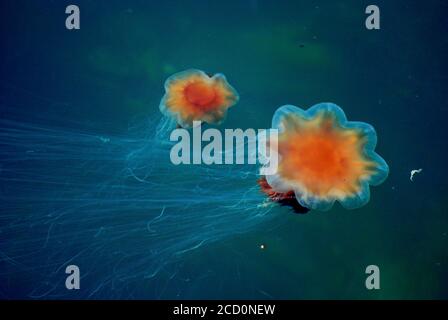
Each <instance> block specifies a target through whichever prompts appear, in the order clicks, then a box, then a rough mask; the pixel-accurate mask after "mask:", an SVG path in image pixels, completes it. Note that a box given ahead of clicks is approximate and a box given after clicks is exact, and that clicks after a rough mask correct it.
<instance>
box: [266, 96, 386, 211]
mask: <svg viewBox="0 0 448 320" xmlns="http://www.w3.org/2000/svg"><path fill="white" fill-rule="evenodd" d="M272 127H273V128H276V129H278V131H279V132H278V140H277V141H270V143H271V149H272V150H273V151H274V152H275V148H273V147H272V146H276V147H277V148H276V149H277V152H278V159H279V162H278V170H277V173H276V174H274V175H267V176H266V177H263V178H262V179H260V180H259V185H260V186H261V190H262V191H263V192H264V193H265V194H267V196H268V197H269V198H270V199H271V200H273V201H276V202H279V203H280V204H286V205H289V206H291V207H293V209H294V210H295V212H297V213H304V212H306V211H307V209H314V210H321V211H326V210H329V209H330V208H331V207H332V206H333V204H334V202H335V201H338V202H340V203H341V204H342V206H343V207H345V208H347V209H354V208H359V207H361V206H363V205H365V204H366V203H367V202H368V201H369V199H370V189H369V185H374V186H375V185H379V184H381V183H382V182H383V181H384V180H385V179H386V178H387V175H388V172H389V167H388V165H387V164H386V162H385V161H384V160H383V158H381V157H380V156H379V155H378V154H377V153H376V152H375V151H374V150H375V146H376V142H377V136H376V132H375V130H374V128H373V127H372V126H371V125H369V124H367V123H363V122H351V121H347V118H346V116H345V114H344V111H343V110H342V109H341V108H340V107H338V106H337V105H335V104H332V103H321V104H317V105H315V106H313V107H311V108H310V109H308V110H302V109H300V108H298V107H295V106H292V105H286V106H282V107H280V108H279V109H277V111H276V112H275V114H274V117H273V120H272ZM295 201H296V202H295Z"/></svg>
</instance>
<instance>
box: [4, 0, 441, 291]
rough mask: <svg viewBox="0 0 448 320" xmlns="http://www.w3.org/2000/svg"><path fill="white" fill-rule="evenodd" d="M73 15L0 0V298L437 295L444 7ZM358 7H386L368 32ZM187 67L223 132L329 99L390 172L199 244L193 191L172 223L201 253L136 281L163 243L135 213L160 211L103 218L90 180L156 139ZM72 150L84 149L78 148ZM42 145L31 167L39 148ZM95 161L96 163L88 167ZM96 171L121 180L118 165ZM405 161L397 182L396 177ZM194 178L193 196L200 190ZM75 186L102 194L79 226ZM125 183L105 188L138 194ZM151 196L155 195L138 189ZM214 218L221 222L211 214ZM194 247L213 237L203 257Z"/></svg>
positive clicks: (114, 4)
mask: <svg viewBox="0 0 448 320" xmlns="http://www.w3.org/2000/svg"><path fill="white" fill-rule="evenodd" d="M72 2H73V1H70V2H68V1H50V0H47V1H31V0H29V1H24V0H19V1H2V2H1V3H0V12H1V19H0V25H1V27H0V39H1V51H0V52H1V53H0V54H1V59H0V118H1V121H0V131H1V134H0V137H1V138H0V201H1V202H0V298H2V299H14V298H24V299H38V298H41V299H59V298H61V299H78V298H81V299H85V298H94V299H117V298H124V299H133V298H136V299H141V298H143V299H447V298H448V288H447V286H446V284H447V283H448V271H447V266H448V246H447V244H448V202H447V196H448V184H447V181H448V173H447V171H446V170H447V166H446V164H447V163H448V152H447V147H448V143H447V137H448V135H447V126H446V119H447V116H448V105H447V101H448V93H447V90H446V88H447V83H448V76H447V67H448V65H447V64H448V63H447V59H446V58H447V56H448V39H447V37H446V34H447V32H448V24H447V23H446V9H448V4H447V3H445V2H444V1H438V0H429V1H424V2H423V1H405V0H400V1H379V0H376V1H374V2H371V1H355V0H353V1H331V0H327V1H318V0H315V1H298V0H297V1H292V0H291V1H273V0H272V1H269V0H266V1H263V0H258V1H257V0H248V1H243V0H241V1H171V0H166V1H143V0H140V1H138V0H133V1H116V0H110V1H87V0H77V1H74V2H73V3H72ZM69 4H76V5H78V6H79V8H80V11H81V29H80V30H71V31H69V30H67V29H66V28H65V19H66V17H67V15H66V14H65V8H66V6H67V5H69ZM369 4H375V5H377V6H378V7H379V8H380V10H381V29H380V30H367V29H366V27H365V19H366V17H367V15H366V14H365V8H366V7H367V6H368V5H369ZM189 68H197V69H201V70H204V71H205V72H208V73H211V74H214V73H218V72H221V73H223V74H225V75H226V77H227V79H228V81H229V83H230V84H231V85H232V86H233V87H234V88H236V90H237V91H238V92H239V94H240V101H239V103H238V104H237V105H236V106H234V107H232V108H231V109H230V110H229V113H228V116H227V119H226V121H225V122H224V124H223V126H224V127H226V128H243V129H245V128H270V125H271V119H272V115H273V114H274V112H275V110H276V109H277V108H278V107H280V106H282V105H284V104H293V105H297V106H300V107H302V108H308V107H310V106H312V105H314V104H316V103H319V102H333V103H336V104H338V105H339V106H341V107H342V108H343V109H344V111H345V113H346V115H347V118H348V119H349V120H357V121H364V122H367V123H370V124H372V125H373V126H374V127H375V129H376V131H377V135H378V145H377V148H376V151H377V152H378V153H379V154H380V155H381V156H382V157H383V158H384V159H385V160H386V161H387V162H388V164H389V167H390V173H389V177H388V179H387V180H386V181H385V182H384V183H383V184H382V185H380V186H377V187H372V188H371V200H370V202H369V203H368V204H367V205H366V206H364V207H362V208H360V209H356V210H345V209H343V208H342V207H341V206H340V205H335V206H334V207H333V208H332V209H331V210H330V211H328V212H314V211H311V212H309V213H307V214H304V215H298V214H294V213H293V212H292V211H291V210H290V209H289V208H287V207H280V206H274V207H272V208H271V209H270V211H269V212H268V213H267V214H268V215H271V217H272V218H270V219H266V221H260V223H256V224H255V223H252V222H251V226H250V227H249V226H248V228H247V230H245V229H244V223H240V224H239V229H238V230H237V232H234V231H235V230H233V229H234V224H233V223H232V222H233V221H232V220H230V221H229V222H226V221H224V220H223V223H222V224H221V225H220V226H221V229H220V232H221V233H220V236H219V237H216V238H213V237H211V236H209V232H210V233H213V230H212V231H207V233H205V231H203V233H196V228H202V225H201V223H202V222H204V223H205V222H209V221H210V220H201V216H204V217H209V216H208V215H207V214H208V213H210V212H214V211H213V210H215V209H216V208H213V205H212V204H210V203H208V202H207V197H205V198H204V203H203V204H202V203H199V204H198V203H195V206H194V207H193V208H191V212H189V211H188V210H189V209H188V208H187V209H185V210H186V212H187V214H189V215H190V216H191V217H195V218H197V220H194V221H192V222H191V225H190V226H189V227H188V228H185V229H183V230H184V231H185V234H186V235H189V234H191V237H192V238H194V237H196V236H197V237H198V239H196V240H200V241H199V242H198V243H199V244H200V245H196V246H194V245H192V246H191V250H190V249H179V250H182V253H183V254H182V255H181V256H180V257H178V258H177V259H175V261H173V262H172V263H171V262H170V263H166V264H165V263H162V264H163V266H164V267H163V268H156V270H157V272H151V273H150V275H149V276H148V275H147V274H145V269H146V268H148V269H149V268H150V265H151V268H152V263H154V261H152V260H151V259H152V258H151V256H150V254H151V253H147V252H146V251H145V248H146V247H150V246H151V244H150V243H149V242H148V243H145V241H161V242H160V244H161V246H162V245H164V244H165V243H170V242H168V240H163V241H167V242H162V240H161V239H159V240H151V238H146V236H145V232H146V231H151V228H150V227H151V226H150V225H148V219H149V218H151V219H155V218H157V217H158V213H160V211H161V210H162V212H163V210H164V209H163V208H165V207H164V203H163V201H161V203H159V204H157V205H154V206H152V207H151V210H150V212H149V211H148V212H149V213H148V217H149V218H148V219H146V220H145V219H144V218H142V215H141V214H140V213H138V212H140V209H141V208H139V203H137V202H136V203H133V204H132V205H131V204H126V205H123V207H126V208H127V210H126V211H123V212H122V214H120V215H118V217H119V218H117V213H115V214H114V215H110V216H109V208H112V205H111V202H105V203H103V202H101V199H102V198H103V199H109V200H110V199H111V198H113V197H114V196H116V195H115V194H113V192H111V191H112V189H113V188H120V186H116V185H115V184H102V182H101V181H103V180H104V181H108V179H112V177H111V176H110V175H109V173H110V172H113V170H112V169H110V168H109V167H108V168H104V166H105V164H108V163H109V162H108V160H110V159H107V157H109V156H108V155H109V154H114V152H115V151H114V150H115V149H113V148H115V147H116V148H118V149H119V150H127V151H129V152H132V148H133V146H132V145H129V146H126V145H125V144H126V139H127V138H126V137H128V136H131V135H133V134H135V132H136V131H139V130H140V131H145V132H151V131H154V130H155V129H156V125H154V123H155V122H156V121H158V120H157V119H160V111H159V103H160V99H161V97H162V96H163V94H164V87H163V83H164V81H165V80H166V78H167V77H169V76H170V75H172V74H173V73H176V72H179V71H183V70H185V69H189ZM12 124H14V125H12ZM17 128H21V130H22V129H23V130H24V131H23V133H20V134H19V133H18V132H19V131H17ZM20 132H22V131H20ZM83 137H96V138H98V139H96V140H95V141H96V142H95V144H94V143H93V142H92V144H90V143H91V142H90V140H88V139H87V138H86V139H87V140H83ZM114 137H120V139H119V141H120V142H119V143H120V145H118V143H117V144H113V145H112V147H111V149H108V152H110V153H102V152H99V151H98V150H99V149H97V144H101V143H103V144H104V145H107V142H109V140H111V141H112V143H113V139H114ZM89 139H90V138H89ZM24 141H25V142H26V141H28V142H29V143H28V144H27V145H26V146H24ZM47 141H49V142H50V143H51V148H52V149H51V152H50V151H48V150H47V149H45V146H46V142H47ZM44 149H45V150H46V151H45V152H46V153H45V157H42V158H41V159H40V160H39V158H38V157H36V156H35V155H34V154H35V153H39V150H44ZM101 150H102V149H101ZM144 150H146V152H147V153H148V154H151V152H153V154H154V156H155V157H158V158H156V160H157V165H159V166H169V165H170V163H169V156H168V155H166V156H165V155H164V154H162V153H161V152H160V153H159V151H151V146H147V148H146V149H144ZM67 154H68V155H69V156H64V155H67ZM92 154H96V155H98V156H97V157H95V158H94V163H93V164H92V161H91V160H92V157H93V156H92ZM102 157H104V159H103V158H102ZM42 159H43V160H42ZM47 160H48V161H47ZM164 161H166V163H165V162H164ZM111 162H113V163H114V165H115V166H116V167H117V169H116V172H117V174H118V172H120V166H121V164H120V162H119V161H111ZM103 164H104V165H103ZM419 168H423V171H422V172H421V173H420V174H417V175H416V176H415V179H414V181H413V182H411V181H410V179H409V176H410V171H411V170H413V169H419ZM70 170H72V171H70ZM186 170H187V171H188V170H189V169H186ZM193 170H194V169H193ZM74 172H78V173H79V175H76V179H75V178H74V177H75V174H74ZM154 174H155V175H157V170H155V173H154ZM174 174H176V176H175V177H167V178H166V179H169V181H170V185H174V183H175V182H176V181H177V182H176V186H178V187H179V189H176V190H174V189H173V191H172V194H169V195H167V196H168V197H170V199H171V201H173V203H174V200H173V199H178V200H179V202H188V199H189V198H191V197H194V193H196V194H197V198H198V199H200V198H201V196H200V193H197V192H196V191H195V190H193V189H190V188H189V187H187V185H188V183H189V182H188V181H187V179H183V178H182V172H179V171H176V172H173V175H174ZM66 176H67V177H71V178H73V180H70V179H68V178H66ZM194 176H195V175H194V174H193V177H194ZM157 178H158V179H160V181H161V182H160V183H163V179H165V178H164V177H162V176H158V177H157ZM189 179H190V178H189ZM196 179H197V180H196V181H195V184H196V185H198V186H199V187H200V188H207V187H208V184H209V183H210V182H202V180H201V179H200V177H199V176H198V177H196ZM226 179H228V178H227V175H226V174H225V173H219V174H216V179H214V188H215V189H214V190H215V191H216V192H217V193H218V195H219V196H221V197H222V199H223V201H226V198H225V197H226V196H227V195H229V192H230V190H231V189H232V188H235V189H236V190H241V189H243V187H245V185H246V184H247V181H246V182H244V183H243V184H241V186H238V183H239V182H238V181H239V180H238V179H235V178H233V179H232V180H231V181H232V183H228V182H226V181H228V180H226ZM75 180H76V183H77V184H76V185H75V182H73V181H75ZM51 181H57V182H58V183H50V182H51ZM94 183H95V184H94ZM86 185H91V186H99V185H102V186H103V189H102V191H101V195H100V196H97V197H96V198H95V199H94V200H92V202H91V203H89V204H88V206H89V211H88V213H87V211H84V206H83V205H79V206H77V207H73V206H71V201H72V200H73V197H76V194H78V195H79V196H78V198H76V203H77V204H79V203H80V202H79V201H80V199H81V198H82V200H83V201H86V203H87V202H88V201H90V200H86V199H87V198H86V196H85V189H84V187H85V186H86ZM253 185H254V186H256V181H255V180H254V181H253ZM78 188H79V189H78ZM95 188H96V187H95ZM132 188H133V189H120V190H122V192H131V190H138V188H139V186H138V185H133V186H132ZM134 188H135V189H134ZM210 188H211V187H210ZM66 190H69V191H66ZM151 190H152V189H151ZM169 190H170V189H169V188H166V190H165V191H164V193H170V192H169ZM179 190H180V191H181V192H179ZM65 192H66V193H65ZM64 194H67V197H64ZM161 196H162V191H160V193H158V192H157V190H156V189H154V190H153V193H149V192H148V193H147V194H145V195H144V197H145V198H147V199H151V200H153V201H157V200H158V199H160V197H161ZM136 197H137V196H136ZM233 197H234V195H233V194H232V199H233ZM138 198H139V199H143V195H138ZM260 199H262V195H261V194H260ZM118 200H119V199H118ZM257 201H258V200H257ZM259 201H260V203H261V202H262V200H259ZM228 202H229V203H230V202H231V201H230V200H229V201H228ZM61 203H62V204H61ZM196 204H197V205H196ZM61 207H63V208H64V212H63V214H61V212H62V211H60V210H61ZM92 208H95V210H96V211H93V209H92ZM233 209H234V213H233V214H234V215H233V216H232V217H233V218H232V219H235V220H234V221H237V220H236V219H237V217H238V216H237V215H236V214H238V212H240V214H241V215H245V214H247V213H246V212H252V214H253V213H254V212H255V211H256V210H257V209H256V207H255V209H253V210H252V209H250V208H244V204H243V205H241V207H238V206H236V207H233ZM167 210H168V209H167ZM220 210H221V209H220ZM117 211H119V210H117ZM153 211H154V212H153ZM221 211H222V215H217V216H216V219H223V215H225V213H226V212H225V210H224V209H222V210H221ZM156 212H157V214H156ZM53 213H57V214H59V215H56V216H54V215H53ZM137 213H138V214H137ZM99 216H101V219H100V218H98V217H99ZM104 217H110V218H108V219H105V218H104ZM204 219H205V218H204ZM207 219H212V218H207ZM243 220H244V218H241V221H243ZM182 221H184V220H179V224H182V223H183V222H182ZM195 221H197V222H195ZM251 221H253V220H251ZM140 222H141V224H142V226H143V227H142V228H141V229H140ZM218 222H219V221H217V223H218ZM172 225H173V226H174V225H176V223H175V221H174V222H173V224H172ZM108 228H109V229H108ZM172 228H174V227H172ZM104 230H106V231H107V230H110V232H111V235H108V233H107V232H106V231H104ZM117 230H119V231H117ZM145 230H146V231H145ZM204 230H205V229H204ZM103 231H104V233H103ZM169 231H170V232H171V231H172V232H173V234H174V233H175V232H176V230H175V229H173V230H169ZM114 232H115V233H114ZM118 232H119V236H117V235H118ZM167 234H169V233H167ZM202 234H204V237H209V238H210V240H212V241H205V242H204V244H202V243H203V242H201V239H200V236H201V235H202ZM112 236H114V237H115V238H114V241H110V239H111V237H112ZM211 238H213V239H211ZM139 239H141V241H140V240H139ZM202 240H208V239H202ZM185 241H187V240H185ZM175 245H177V244H170V247H169V248H173V249H172V250H173V252H174V251H175V250H176V249H174V248H175ZM261 245H264V249H261V248H260V246H261ZM179 250H178V251H179ZM102 252H107V254H102ZM126 253H129V255H127V254H126ZM131 253H132V254H133V255H132V259H131V258H129V257H130V255H131ZM171 256H172V255H171V254H166V255H159V256H157V257H158V258H157V259H167V260H168V259H171ZM128 258H129V260H131V261H128ZM139 259H140V260H139ZM139 261H141V263H140V262H139ZM146 263H147V264H148V265H146ZM68 264H76V265H78V266H79V268H80V271H81V289H80V290H73V291H69V290H67V289H66V288H65V286H64V282H65V278H66V276H67V275H66V274H65V272H64V269H65V266H66V265H68ZM372 264H373V265H378V266H379V268H380V270H381V289H380V290H367V289H366V287H365V279H366V277H367V275H366V274H365V269H366V267H367V266H368V265H372ZM85 270H88V271H85Z"/></svg>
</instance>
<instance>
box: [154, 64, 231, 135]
mask: <svg viewBox="0 0 448 320" xmlns="http://www.w3.org/2000/svg"><path fill="white" fill-rule="evenodd" d="M165 91H166V93H165V95H164V97H163V98H162V101H161V102H160V110H161V111H162V113H163V114H165V115H167V116H169V117H173V118H175V119H176V120H177V123H178V125H180V126H182V127H185V128H189V127H191V126H192V125H193V121H203V122H207V123H209V124H220V123H221V122H222V121H223V120H224V119H225V116H226V113H227V109H228V108H230V107H231V106H233V105H234V104H236V103H237V102H238V99H239V97H238V93H237V92H236V90H235V89H234V88H233V87H232V86H230V85H229V83H228V82H227V80H226V77H225V76H224V75H223V74H221V73H218V74H215V75H214V76H212V77H209V76H208V75H207V74H206V73H205V72H203V71H200V70H196V69H190V70H186V71H182V72H179V73H176V74H174V75H172V76H171V77H169V78H168V80H166V82H165Z"/></svg>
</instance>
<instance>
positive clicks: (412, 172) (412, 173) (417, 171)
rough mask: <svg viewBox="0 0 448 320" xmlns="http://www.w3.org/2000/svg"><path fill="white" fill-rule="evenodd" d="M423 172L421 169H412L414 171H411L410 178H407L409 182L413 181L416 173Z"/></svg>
mask: <svg viewBox="0 0 448 320" xmlns="http://www.w3.org/2000/svg"><path fill="white" fill-rule="evenodd" d="M422 171H423V169H421V168H420V169H414V170H411V176H410V177H409V180H411V181H414V176H415V175H416V174H417V173H420V172H422Z"/></svg>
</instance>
